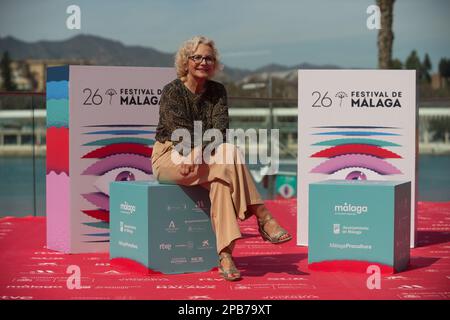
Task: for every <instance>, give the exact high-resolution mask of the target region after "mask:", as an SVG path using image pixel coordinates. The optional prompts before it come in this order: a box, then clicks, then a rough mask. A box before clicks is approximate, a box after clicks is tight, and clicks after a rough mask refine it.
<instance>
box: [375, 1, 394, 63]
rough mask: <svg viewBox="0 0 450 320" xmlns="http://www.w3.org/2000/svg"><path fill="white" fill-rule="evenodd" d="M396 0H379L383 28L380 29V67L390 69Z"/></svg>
mask: <svg viewBox="0 0 450 320" xmlns="http://www.w3.org/2000/svg"><path fill="white" fill-rule="evenodd" d="M394 1H395V0H377V5H378V7H379V8H380V12H381V29H380V31H378V68H379V69H389V68H390V67H391V61H392V43H393V41H394V33H393V32H392V20H393V18H394V16H393V11H394Z"/></svg>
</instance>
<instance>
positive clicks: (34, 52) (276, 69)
mask: <svg viewBox="0 0 450 320" xmlns="http://www.w3.org/2000/svg"><path fill="white" fill-rule="evenodd" d="M4 51H8V52H9V55H10V57H11V59H13V60H23V59H43V60H54V59H55V60H58V59H62V60H75V61H89V63H90V64H95V65H111V66H114V65H115V66H118V65H120V66H143V67H171V66H173V61H174V54H175V53H167V52H162V51H160V50H157V49H154V48H151V47H143V46H129V45H124V44H123V43H121V42H120V41H116V40H111V39H106V38H102V37H99V36H94V35H85V34H81V35H77V36H74V37H72V38H69V39H66V40H61V41H47V40H41V41H37V42H25V41H22V40H19V39H16V38H14V37H11V36H6V37H0V54H3V52H4ZM336 68H339V67H338V66H335V65H321V66H318V65H313V64H309V63H302V64H298V65H295V66H283V65H279V64H269V65H266V66H263V67H261V68H258V69H256V70H249V69H239V68H232V67H227V66H226V65H225V66H224V70H223V71H222V72H221V73H220V74H219V75H218V76H217V78H219V79H220V80H221V81H226V82H229V81H231V82H237V83H246V82H247V81H254V80H255V79H259V80H264V79H267V77H268V75H269V73H270V74H271V76H272V77H276V78H280V79H283V80H285V81H288V82H291V81H297V70H298V69H336Z"/></svg>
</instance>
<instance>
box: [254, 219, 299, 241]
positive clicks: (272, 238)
mask: <svg viewBox="0 0 450 320" xmlns="http://www.w3.org/2000/svg"><path fill="white" fill-rule="evenodd" d="M272 219H274V218H273V217H272V215H271V214H268V215H266V216H265V217H264V218H262V219H258V226H259V233H260V234H261V237H262V238H263V239H264V240H266V241H269V242H270V243H273V244H278V243H284V242H287V241H289V240H291V239H292V236H291V235H290V234H289V232H287V231H286V230H285V229H283V228H282V227H281V226H280V225H279V224H278V227H279V228H280V231H278V232H277V233H276V234H275V235H274V236H270V235H269V234H268V233H267V232H266V230H264V226H265V225H266V223H267V222H269V221H270V220H272ZM285 235H288V236H289V237H286V238H284V239H281V238H282V237H283V236H285Z"/></svg>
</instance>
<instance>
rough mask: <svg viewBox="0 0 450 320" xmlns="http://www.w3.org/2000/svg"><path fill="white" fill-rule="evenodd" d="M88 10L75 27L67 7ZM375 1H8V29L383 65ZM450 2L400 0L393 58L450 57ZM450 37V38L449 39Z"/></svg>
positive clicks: (0, 17) (236, 56)
mask: <svg viewBox="0 0 450 320" xmlns="http://www.w3.org/2000/svg"><path fill="white" fill-rule="evenodd" d="M71 4H77V5H79V6H80V8H81V21H82V22H81V24H82V25H81V30H80V31H74V30H68V29H67V28H66V26H65V21H66V19H67V16H68V15H67V13H66V8H67V7H68V6H69V5H71ZM372 4H375V0H315V1H313V0H276V1H273V0H272V1H270V0H191V1H189V0H165V1H163V0H161V1H159V0H148V1H144V0H127V1H116V0H109V1H108V0H83V1H80V0H78V1H76V0H71V1H66V0H38V1H33V0H0V35H1V36H2V37H3V36H6V35H11V36H14V37H17V38H19V39H21V40H25V41H38V40H61V39H67V38H69V37H72V36H75V35H77V34H80V33H83V34H92V35H98V36H102V37H106V38H110V39H114V40H118V41H121V42H122V43H124V44H127V45H141V46H146V47H153V48H155V49H158V50H161V51H164V52H175V51H176V50H177V48H178V47H179V46H180V44H181V43H182V42H183V41H184V40H186V39H188V38H191V37H192V36H193V35H197V34H203V35H206V36H209V37H210V38H212V39H214V40H215V41H216V43H217V45H218V48H219V50H220V53H221V55H222V60H223V62H224V63H225V64H226V65H229V66H232V67H239V68H248V69H255V68H258V67H260V66H263V65H266V64H269V63H278V64H283V65H295V64H299V63H302V62H309V63H314V64H336V65H339V66H342V67H349V68H351V67H357V68H375V67H376V66H377V47H376V39H377V30H368V29H367V27H366V20H367V17H368V14H367V13H366V9H367V7H368V6H369V5H372ZM449 12H450V1H448V0H426V1H425V0H397V1H396V2H395V6H394V35H395V41H394V51H393V56H394V57H397V58H400V59H401V60H402V61H404V60H405V58H406V57H407V55H408V54H409V53H410V52H411V50H413V49H417V51H418V52H419V55H420V57H421V58H423V55H424V54H425V52H428V53H429V55H430V57H431V60H432V63H433V69H434V70H436V68H437V64H438V62H439V59H440V58H442V57H449V58H450V41H449V39H448V34H449V33H450V19H449V18H448V14H449ZM445 39H447V40H445Z"/></svg>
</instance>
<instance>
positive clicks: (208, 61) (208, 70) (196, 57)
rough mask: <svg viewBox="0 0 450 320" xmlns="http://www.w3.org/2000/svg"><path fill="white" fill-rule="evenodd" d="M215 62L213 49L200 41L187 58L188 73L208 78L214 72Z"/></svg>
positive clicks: (196, 76)
mask: <svg viewBox="0 0 450 320" xmlns="http://www.w3.org/2000/svg"><path fill="white" fill-rule="evenodd" d="M200 60H201V61H200ZM215 63H216V62H215V57H214V51H213V49H212V48H211V47H210V46H208V45H206V44H203V43H201V44H200V45H199V46H198V48H197V50H195V52H194V53H193V54H192V55H191V56H190V57H189V59H188V74H189V75H191V76H193V77H195V78H200V79H208V78H210V77H212V76H213V74H214V67H215V66H214V65H215Z"/></svg>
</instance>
